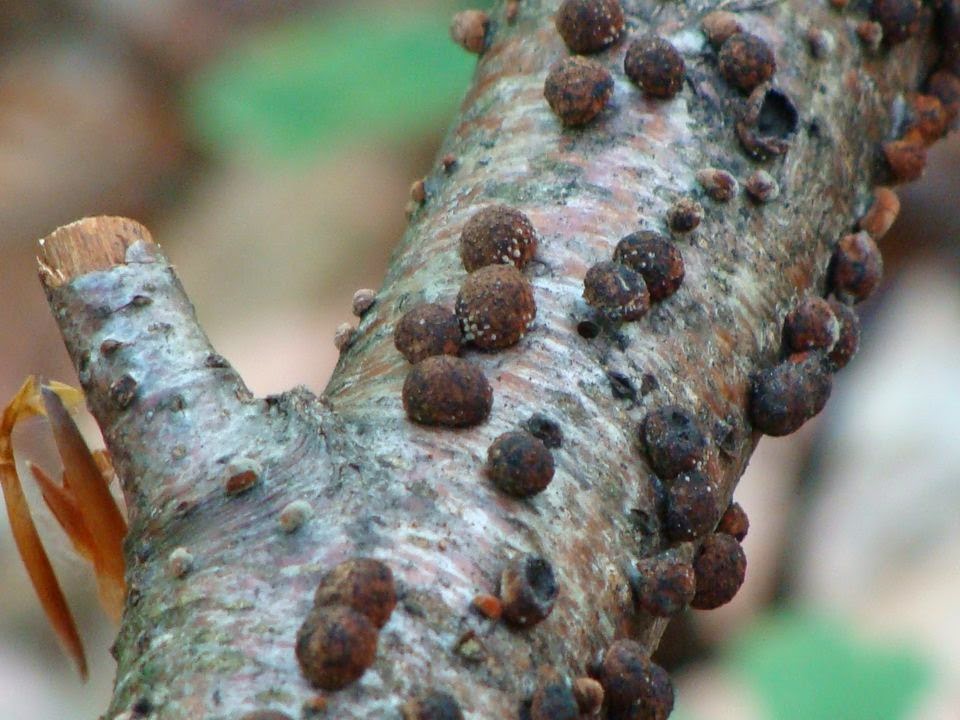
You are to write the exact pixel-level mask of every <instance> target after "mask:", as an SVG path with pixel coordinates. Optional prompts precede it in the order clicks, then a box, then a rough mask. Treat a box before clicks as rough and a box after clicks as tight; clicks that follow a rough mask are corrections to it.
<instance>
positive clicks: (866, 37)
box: [856, 20, 883, 50]
mask: <svg viewBox="0 0 960 720" xmlns="http://www.w3.org/2000/svg"><path fill="white" fill-rule="evenodd" d="M856 33H857V37H858V38H860V42H862V43H863V44H864V45H866V46H867V47H868V48H869V49H871V50H876V49H877V48H878V47H880V43H882V42H883V26H882V25H880V23H878V22H874V21H873V20H864V21H862V22H859V23H857V27H856Z"/></svg>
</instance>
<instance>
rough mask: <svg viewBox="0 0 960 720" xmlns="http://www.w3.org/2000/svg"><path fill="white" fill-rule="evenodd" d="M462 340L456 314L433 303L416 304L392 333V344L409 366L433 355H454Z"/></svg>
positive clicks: (457, 352)
mask: <svg viewBox="0 0 960 720" xmlns="http://www.w3.org/2000/svg"><path fill="white" fill-rule="evenodd" d="M462 341H463V335H462V333H461V332H460V321H459V320H458V319H457V316H456V314H454V312H453V311H452V310H449V309H447V308H445V307H443V306H442V305H438V304H437V303H422V304H420V305H417V306H416V307H414V308H413V309H412V310H410V311H409V312H407V313H406V314H405V315H404V316H403V317H402V318H400V321H399V322H398V323H397V325H396V327H394V330H393V344H394V345H395V346H396V348H397V350H399V351H400V354H401V355H403V356H404V357H405V358H406V359H407V362H410V363H418V362H420V361H421V360H424V359H426V358H428V357H433V356H434V355H457V354H459V352H460V344H461V342H462Z"/></svg>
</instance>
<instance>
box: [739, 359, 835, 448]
mask: <svg viewBox="0 0 960 720" xmlns="http://www.w3.org/2000/svg"><path fill="white" fill-rule="evenodd" d="M832 387H833V383H832V382H831V379H830V373H829V372H827V368H825V367H824V364H823V362H822V361H821V358H820V357H819V356H818V355H817V354H816V353H801V354H799V355H796V356H791V357H790V358H787V359H786V360H784V361H783V362H781V363H780V364H779V365H775V366H774V367H771V368H767V369H766V370H762V371H761V372H759V373H757V374H756V375H754V376H753V379H752V381H751V387H750V401H749V412H750V422H751V423H752V424H753V427H754V428H755V429H757V430H759V431H760V432H762V433H763V434H764V435H770V436H773V437H780V436H782V435H789V434H790V433H792V432H795V431H796V430H799V429H800V426H801V425H803V424H804V423H805V422H806V421H807V420H809V419H810V418H812V417H813V416H814V415H816V414H817V413H818V412H820V411H821V410H823V408H824V406H825V405H826V404H827V400H829V399H830V391H831V389H832Z"/></svg>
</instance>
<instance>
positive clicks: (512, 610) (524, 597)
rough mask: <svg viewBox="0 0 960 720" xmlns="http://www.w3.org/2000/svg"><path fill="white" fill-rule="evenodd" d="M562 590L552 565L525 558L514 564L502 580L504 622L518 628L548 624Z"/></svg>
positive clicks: (501, 596)
mask: <svg viewBox="0 0 960 720" xmlns="http://www.w3.org/2000/svg"><path fill="white" fill-rule="evenodd" d="M558 593H559V587H558V586H557V579H556V576H555V575H554V573H553V566H552V565H551V564H550V561H549V560H547V559H546V558H544V557H541V556H539V555H523V556H521V557H519V558H517V559H516V560H514V561H512V562H510V563H509V564H508V565H507V566H506V567H505V568H504V570H503V573H502V574H501V576H500V601H501V602H502V603H503V617H504V619H505V620H506V621H507V622H509V623H511V624H512V625H516V626H518V627H529V626H531V625H536V624H537V623H539V622H541V621H543V620H545V619H546V618H547V617H548V616H549V615H550V613H551V611H552V610H553V604H554V602H556V599H557V594H558Z"/></svg>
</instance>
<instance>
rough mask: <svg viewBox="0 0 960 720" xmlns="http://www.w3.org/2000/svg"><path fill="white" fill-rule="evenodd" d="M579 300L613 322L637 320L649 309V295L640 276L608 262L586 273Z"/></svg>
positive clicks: (624, 266) (618, 264) (593, 267)
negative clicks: (581, 296) (582, 300)
mask: <svg viewBox="0 0 960 720" xmlns="http://www.w3.org/2000/svg"><path fill="white" fill-rule="evenodd" d="M583 299H584V300H586V301H587V303H588V304H590V305H591V306H593V307H594V308H596V309H597V310H599V311H600V312H601V313H603V314H604V315H606V316H607V317H608V318H610V319H611V320H615V321H621V320H639V319H640V318H641V317H643V316H644V315H645V314H646V313H647V311H648V310H649V309H650V293H649V291H648V290H647V283H646V282H645V281H644V279H643V276H642V275H641V274H640V273H638V272H636V271H634V270H632V269H630V268H629V267H627V266H626V265H622V264H620V263H618V262H613V261H609V260H607V261H604V262H599V263H597V264H596V265H593V266H592V267H591V268H590V269H589V270H587V274H586V276H585V277H584V279H583Z"/></svg>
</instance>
